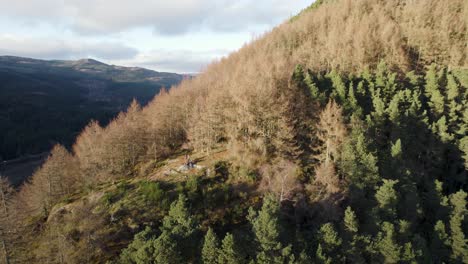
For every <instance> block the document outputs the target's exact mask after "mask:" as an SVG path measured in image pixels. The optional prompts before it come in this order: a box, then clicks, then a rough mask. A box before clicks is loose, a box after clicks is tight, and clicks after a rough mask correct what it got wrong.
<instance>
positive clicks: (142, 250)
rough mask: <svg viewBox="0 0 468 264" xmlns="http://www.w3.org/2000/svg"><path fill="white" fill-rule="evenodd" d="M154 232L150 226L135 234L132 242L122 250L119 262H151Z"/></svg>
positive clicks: (125, 263)
mask: <svg viewBox="0 0 468 264" xmlns="http://www.w3.org/2000/svg"><path fill="white" fill-rule="evenodd" d="M154 240H155V238H154V234H153V231H152V230H151V228H150V227H148V226H147V227H146V228H145V230H143V231H141V232H140V233H138V234H136V235H135V238H134V239H133V241H132V243H130V245H128V247H127V248H126V249H124V250H123V251H122V253H121V254H120V258H119V263H122V264H130V263H136V264H140V263H141V264H143V263H151V262H152V260H153V256H154V251H155V248H154Z"/></svg>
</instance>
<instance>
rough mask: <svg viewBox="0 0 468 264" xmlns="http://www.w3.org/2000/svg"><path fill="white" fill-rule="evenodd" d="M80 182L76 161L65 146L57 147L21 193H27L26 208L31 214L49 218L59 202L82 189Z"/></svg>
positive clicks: (23, 187)
mask: <svg viewBox="0 0 468 264" xmlns="http://www.w3.org/2000/svg"><path fill="white" fill-rule="evenodd" d="M79 181H80V174H79V171H78V168H77V167H76V160H75V159H74V157H73V156H72V155H71V154H70V153H69V152H68V151H67V150H66V149H65V148H64V147H63V146H61V145H56V146H55V147H54V148H53V149H52V151H51V153H50V155H49V157H48V158H47V160H46V162H45V163H44V165H42V167H40V168H39V169H38V170H37V171H36V172H35V173H34V174H33V176H32V177H31V180H30V181H29V182H27V183H26V184H24V185H23V186H22V188H21V191H20V192H23V193H25V196H24V197H26V201H25V202H26V206H27V208H28V209H29V210H30V211H31V212H35V213H39V212H42V213H44V215H45V216H47V215H48V213H49V211H50V209H51V208H52V207H53V206H54V205H55V203H56V202H57V201H59V200H60V199H61V198H62V197H63V196H64V195H68V194H71V193H72V192H73V191H76V190H77V189H78V188H79V187H80V185H81V183H80V182H79Z"/></svg>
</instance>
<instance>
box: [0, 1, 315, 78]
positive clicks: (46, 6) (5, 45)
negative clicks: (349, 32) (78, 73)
mask: <svg viewBox="0 0 468 264" xmlns="http://www.w3.org/2000/svg"><path fill="white" fill-rule="evenodd" d="M312 1H313V0H165V1H163V0H0V6H1V8H0V55H12V56H23V57H32V58H38V59H65V60H75V59H81V58H93V59H97V60H100V61H103V62H105V63H109V64H115V65H122V66H139V67H145V68H149V69H153V70H157V71H169V72H178V73H197V72H200V71H202V70H203V68H204V67H206V65H208V64H209V63H210V62H211V61H213V60H214V59H219V58H221V57H223V56H226V55H228V54H229V53H230V52H232V51H235V50H237V49H239V48H240V47H242V45H244V44H245V43H248V42H249V41H251V40H252V39H253V38H255V37H258V36H260V35H262V34H263V33H265V32H267V31H269V30H271V29H272V28H273V27H274V26H276V25H278V24H280V23H281V22H283V21H285V20H286V19H288V18H289V17H291V16H293V15H295V14H297V13H299V12H300V11H301V10H302V9H304V8H306V7H307V6H308V5H310V4H311V3H312Z"/></svg>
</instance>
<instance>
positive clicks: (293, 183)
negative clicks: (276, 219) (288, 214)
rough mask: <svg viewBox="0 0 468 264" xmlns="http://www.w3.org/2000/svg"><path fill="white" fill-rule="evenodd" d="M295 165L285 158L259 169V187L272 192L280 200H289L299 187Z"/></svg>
mask: <svg viewBox="0 0 468 264" xmlns="http://www.w3.org/2000/svg"><path fill="white" fill-rule="evenodd" d="M297 169H298V167H297V165H296V164H294V163H293V162H291V161H287V160H277V161H275V162H274V163H273V165H267V166H264V167H263V168H262V169H261V174H262V182H261V183H260V187H261V188H262V189H264V190H267V191H270V192H272V193H274V194H275V195H276V196H277V197H278V199H279V200H280V202H281V201H284V200H290V199H291V198H292V197H293V195H294V192H295V191H297V190H298V189H299V188H300V185H299V183H298V181H297Z"/></svg>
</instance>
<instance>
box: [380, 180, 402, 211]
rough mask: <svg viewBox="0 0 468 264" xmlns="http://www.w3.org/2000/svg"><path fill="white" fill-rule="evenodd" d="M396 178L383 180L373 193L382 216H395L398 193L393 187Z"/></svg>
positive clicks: (396, 181)
mask: <svg viewBox="0 0 468 264" xmlns="http://www.w3.org/2000/svg"><path fill="white" fill-rule="evenodd" d="M397 183H398V180H387V179H384V180H383V184H382V185H381V186H380V187H379V189H378V190H377V192H376V193H375V198H376V200H377V202H378V204H379V209H380V210H381V212H382V214H383V216H384V217H388V218H389V219H393V218H394V217H396V206H397V202H398V194H397V192H396V190H395V188H394V186H395V184H397Z"/></svg>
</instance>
